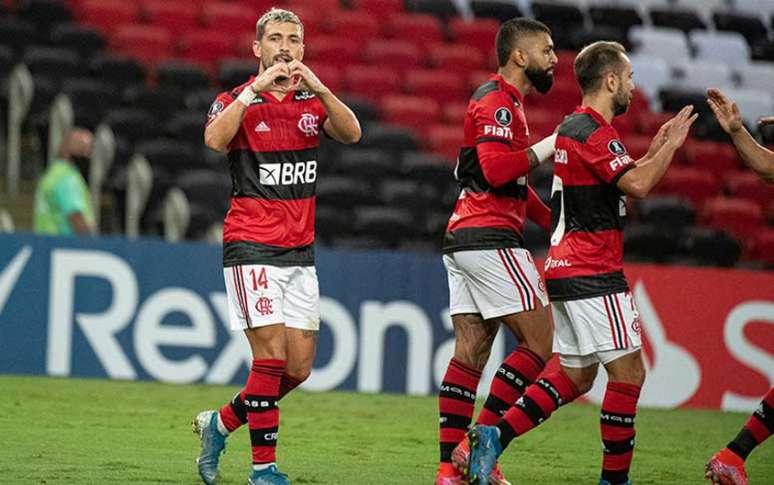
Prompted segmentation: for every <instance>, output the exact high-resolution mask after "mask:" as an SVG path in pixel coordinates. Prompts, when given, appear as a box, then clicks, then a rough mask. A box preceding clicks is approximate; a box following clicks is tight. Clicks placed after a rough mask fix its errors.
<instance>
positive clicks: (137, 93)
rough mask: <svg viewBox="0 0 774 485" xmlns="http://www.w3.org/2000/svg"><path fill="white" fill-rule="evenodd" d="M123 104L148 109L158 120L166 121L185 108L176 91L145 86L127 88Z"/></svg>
mask: <svg viewBox="0 0 774 485" xmlns="http://www.w3.org/2000/svg"><path fill="white" fill-rule="evenodd" d="M123 101H124V105H125V106H131V107H134V108H141V109H144V110H146V111H149V112H150V113H152V114H153V115H154V116H156V117H157V119H158V120H159V121H166V120H167V119H169V117H170V116H172V115H173V114H174V113H176V112H178V111H183V110H184V109H185V102H184V100H183V99H182V97H181V96H180V95H179V93H177V92H176V91H170V90H164V89H160V88H150V87H147V86H137V87H134V88H131V89H128V90H127V91H126V92H125V93H124V97H123Z"/></svg>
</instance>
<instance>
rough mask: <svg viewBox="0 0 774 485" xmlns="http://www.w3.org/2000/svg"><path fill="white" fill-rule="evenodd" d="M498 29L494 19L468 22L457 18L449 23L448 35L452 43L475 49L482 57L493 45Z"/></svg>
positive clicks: (498, 25)
mask: <svg viewBox="0 0 774 485" xmlns="http://www.w3.org/2000/svg"><path fill="white" fill-rule="evenodd" d="M499 28H500V23H499V22H498V21H497V20H494V19H476V20H473V21H468V20H465V19H462V18H459V17H458V18H454V19H452V20H451V21H450V22H449V34H450V36H451V39H452V40H453V41H454V42H456V43H458V44H465V45H469V46H472V47H475V48H476V49H478V50H480V51H481V53H482V54H484V55H486V54H488V53H489V52H491V50H492V47H493V46H494V45H495V37H496V36H497V29H499Z"/></svg>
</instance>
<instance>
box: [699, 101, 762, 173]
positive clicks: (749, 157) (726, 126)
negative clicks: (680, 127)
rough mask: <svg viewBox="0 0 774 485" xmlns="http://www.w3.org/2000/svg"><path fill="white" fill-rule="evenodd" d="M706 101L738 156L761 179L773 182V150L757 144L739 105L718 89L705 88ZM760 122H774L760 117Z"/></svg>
mask: <svg viewBox="0 0 774 485" xmlns="http://www.w3.org/2000/svg"><path fill="white" fill-rule="evenodd" d="M707 96H708V97H707V103H708V104H709V106H710V108H711V109H712V112H713V113H715V117H716V118H717V119H718V123H720V127H721V128H723V130H724V131H725V132H726V133H728V134H729V136H730V137H731V141H733V142H734V146H735V147H736V150H737V151H738V152H739V156H741V157H742V160H744V163H746V164H747V166H748V167H750V168H751V169H753V170H754V171H755V173H757V174H758V175H759V176H760V177H761V178H763V180H765V181H766V182H769V183H774V152H772V151H771V150H769V149H767V148H766V147H764V146H761V145H760V144H758V142H757V141H755V138H753V137H752V135H751V134H750V132H749V131H747V128H745V127H744V125H743V124H742V114H741V113H740V112H739V107H738V106H737V105H736V103H734V102H733V101H731V100H730V99H729V98H728V96H726V95H725V94H723V92H721V91H720V90H719V89H709V90H707ZM761 123H762V124H772V123H774V118H772V117H766V118H762V119H761Z"/></svg>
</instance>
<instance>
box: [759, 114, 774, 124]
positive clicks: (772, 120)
mask: <svg viewBox="0 0 774 485" xmlns="http://www.w3.org/2000/svg"><path fill="white" fill-rule="evenodd" d="M758 124H759V125H761V126H769V125H774V116H764V117H762V118H759V119H758Z"/></svg>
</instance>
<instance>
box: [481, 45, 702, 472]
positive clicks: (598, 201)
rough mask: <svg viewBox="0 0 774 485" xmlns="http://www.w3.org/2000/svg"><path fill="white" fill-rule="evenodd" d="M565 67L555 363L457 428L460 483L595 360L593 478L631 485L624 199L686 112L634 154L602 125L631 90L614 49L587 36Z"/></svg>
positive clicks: (672, 144)
mask: <svg viewBox="0 0 774 485" xmlns="http://www.w3.org/2000/svg"><path fill="white" fill-rule="evenodd" d="M574 69H575V77H576V79H577V81H578V84H579V85H580V89H581V92H582V94H583V100H582V102H581V106H580V107H579V108H577V109H576V110H575V112H574V113H572V114H571V115H570V116H567V117H566V118H565V119H564V121H563V122H562V124H561V125H560V126H559V129H558V136H557V138H556V145H555V151H556V153H555V156H554V161H555V164H556V165H555V168H554V181H553V188H552V196H551V216H552V217H551V219H552V231H553V232H552V234H551V246H550V248H549V250H548V256H547V258H546V263H545V270H546V274H545V277H546V286H547V289H548V294H549V296H550V298H551V314H552V316H553V321H554V342H553V350H554V351H555V352H557V353H558V354H559V363H560V369H559V370H558V371H557V372H553V373H551V374H547V375H544V376H543V377H541V378H540V379H538V380H537V382H536V383H535V384H533V385H531V386H529V387H528V388H527V389H526V390H525V391H524V393H523V394H522V396H521V397H520V398H519V400H518V401H516V402H515V404H511V406H510V408H509V409H508V410H507V411H506V412H505V414H504V415H503V417H502V419H500V420H499V421H498V422H497V423H496V424H495V425H494V426H482V425H478V426H475V427H474V428H473V429H472V430H471V431H470V432H468V439H469V442H470V457H469V459H470V463H469V464H468V468H469V472H468V478H469V479H470V483H471V485H474V484H487V483H491V482H490V481H489V480H488V477H489V474H490V472H491V470H492V469H493V467H494V466H495V463H496V462H497V459H498V458H499V457H500V456H501V454H502V453H503V450H504V449H505V448H506V447H507V446H508V445H509V444H510V443H511V442H512V441H513V439H515V438H516V437H518V436H521V435H523V434H525V433H527V432H529V431H530V430H531V429H533V428H535V427H536V426H538V425H540V424H541V423H543V422H544V421H546V420H547V419H548V418H549V417H550V416H551V415H552V413H553V412H554V411H556V410H557V409H558V408H559V407H560V406H563V405H565V404H567V403H570V402H572V401H574V400H575V399H577V398H578V397H580V396H581V395H583V394H584V393H586V392H588V391H589V390H590V389H591V387H592V385H593V383H594V379H595V378H596V376H597V371H598V368H599V364H602V365H603V366H604V367H605V370H606V371H607V374H608V379H609V380H608V384H607V389H606V391H605V396H604V399H603V401H602V409H601V413H600V430H601V436H602V444H603V459H602V473H601V478H600V480H599V484H600V485H611V484H626V485H630V484H631V482H630V481H629V467H630V464H631V460H632V457H633V453H634V436H635V429H634V421H635V416H636V412H637V402H638V400H639V395H640V390H641V388H642V384H643V383H644V381H645V367H644V365H643V362H642V356H641V347H642V343H641V338H640V331H641V328H640V321H639V317H638V312H637V310H636V308H635V305H634V300H633V298H632V294H631V292H630V290H629V285H628V283H627V281H626V278H625V276H624V273H623V227H624V224H625V216H626V203H625V197H626V196H627V195H629V196H632V197H636V198H642V197H645V196H646V195H647V194H648V193H649V192H650V191H651V190H652V189H653V187H654V186H655V185H656V184H657V183H658V182H659V180H661V178H662V177H663V175H664V173H665V172H666V170H667V168H668V167H669V165H670V163H671V162H672V158H673V156H674V154H675V152H676V151H677V150H678V149H679V148H680V147H681V146H682V144H683V142H684V141H685V139H686V137H687V135H688V131H689V129H690V127H691V125H692V124H693V122H694V121H695V120H696V117H697V115H696V114H693V115H692V111H693V107H691V106H686V107H685V108H683V109H682V110H681V111H680V113H678V115H677V116H675V117H674V118H672V119H671V120H669V121H668V122H667V123H665V124H664V125H663V126H662V127H661V128H660V129H659V131H658V133H657V134H656V136H655V137H654V138H653V140H652V141H651V144H650V147H649V149H648V152H647V153H646V154H645V156H644V157H642V158H641V159H639V160H637V161H635V160H633V159H632V158H631V157H630V156H629V155H628V153H627V151H626V148H625V147H624V145H623V143H622V142H621V140H620V136H619V135H618V132H617V131H616V129H615V128H614V127H613V126H612V125H611V123H612V121H613V119H614V118H615V117H616V116H618V115H622V114H624V113H626V111H627V110H628V108H629V104H630V103H631V99H632V93H633V91H634V82H633V81H632V66H631V63H630V62H629V59H628V57H627V56H626V49H625V48H624V47H623V46H622V45H621V44H619V43H617V42H595V43H593V44H590V45H588V46H586V47H585V48H584V49H583V50H582V51H581V52H580V53H579V54H578V56H577V57H576V58H575V65H574Z"/></svg>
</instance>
